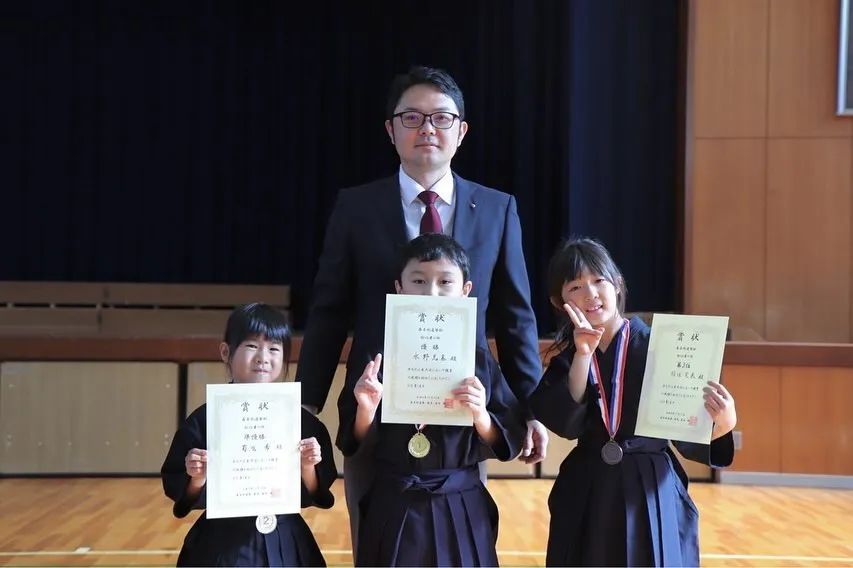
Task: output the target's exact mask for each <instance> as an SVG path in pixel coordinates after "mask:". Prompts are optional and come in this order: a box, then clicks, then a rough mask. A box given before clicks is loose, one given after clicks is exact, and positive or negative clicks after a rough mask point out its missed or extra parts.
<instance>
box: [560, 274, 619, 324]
mask: <svg viewBox="0 0 853 568" xmlns="http://www.w3.org/2000/svg"><path fill="white" fill-rule="evenodd" d="M618 293H619V289H618V288H617V287H616V286H614V285H613V283H612V282H610V281H609V280H607V279H606V278H604V277H603V276H599V275H597V274H592V273H590V272H589V271H587V270H584V271H583V272H581V274H579V275H578V277H577V278H575V279H574V280H572V281H570V282H566V283H565V284H563V290H562V298H563V302H564V303H566V304H568V303H570V302H571V303H574V304H575V305H576V306H577V307H578V308H580V309H581V311H583V313H584V315H585V316H586V319H587V320H588V321H589V323H590V325H591V326H592V327H599V326H606V325H607V324H608V323H611V322H612V321H613V320H615V319H616V318H619V317H621V314H620V313H619V306H618V304H617V301H616V300H617V294H618ZM557 307H558V308H561V309H562V306H557Z"/></svg>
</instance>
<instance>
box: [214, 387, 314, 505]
mask: <svg viewBox="0 0 853 568" xmlns="http://www.w3.org/2000/svg"><path fill="white" fill-rule="evenodd" d="M301 398H302V397H301V383H234V384H225V385H219V384H217V385H207V460H208V461H207V517H208V518H209V519H221V518H225V517H247V516H259V515H285V514H289V513H298V512H299V510H300V506H301V501H302V485H301V483H302V479H301V468H300V462H301V456H300V452H299V441H300V439H301V434H302V407H301Z"/></svg>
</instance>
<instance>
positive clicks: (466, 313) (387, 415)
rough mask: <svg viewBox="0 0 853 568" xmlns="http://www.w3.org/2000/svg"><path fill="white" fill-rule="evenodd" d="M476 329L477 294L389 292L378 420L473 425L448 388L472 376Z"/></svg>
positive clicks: (468, 412) (466, 412) (464, 409)
mask: <svg viewBox="0 0 853 568" xmlns="http://www.w3.org/2000/svg"><path fill="white" fill-rule="evenodd" d="M476 332H477V299H476V298H469V297H446V296H414V295H406V294H388V295H387V297H386V302H385V351H384V353H383V363H382V366H383V370H382V384H383V390H382V422H390V423H395V424H434V425H445V426H471V425H473V423H474V421H473V418H472V415H471V411H470V410H469V409H467V408H465V407H464V406H462V405H461V404H460V403H459V402H457V401H456V400H454V398H453V394H452V393H451V392H450V391H451V390H452V389H454V388H457V387H459V386H460V384H461V382H462V380H463V379H465V378H466V377H472V376H474V367H475V352H476ZM480 379H481V380H487V379H486V378H485V377H481V378H480Z"/></svg>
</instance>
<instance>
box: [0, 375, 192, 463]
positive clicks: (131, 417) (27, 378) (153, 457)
mask: <svg viewBox="0 0 853 568" xmlns="http://www.w3.org/2000/svg"><path fill="white" fill-rule="evenodd" d="M0 386H1V387H2V388H0V436H2V440H3V445H2V447H0V473H4V474H55V473H60V474H63V473H76V474H102V473H109V474H116V473H118V474H122V473H131V474H139V473H156V472H159V471H160V466H161V464H162V463H163V458H164V457H165V455H166V452H167V451H168V449H169V444H170V443H171V440H172V436H173V434H174V432H175V429H176V428H177V413H176V409H177V402H178V366H177V365H176V364H174V363H132V362H126V363H124V362H117V363H106V362H104V363H86V362H69V363H61V362H5V363H3V364H2V366H0Z"/></svg>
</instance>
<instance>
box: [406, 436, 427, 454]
mask: <svg viewBox="0 0 853 568" xmlns="http://www.w3.org/2000/svg"><path fill="white" fill-rule="evenodd" d="M409 453H410V454H412V456H413V457H416V458H422V457H424V456H426V455H427V454H428V453H429V438H427V437H426V436H424V435H423V434H421V433H420V432H418V433H417V434H415V435H414V436H412V437H411V439H410V440H409Z"/></svg>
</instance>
